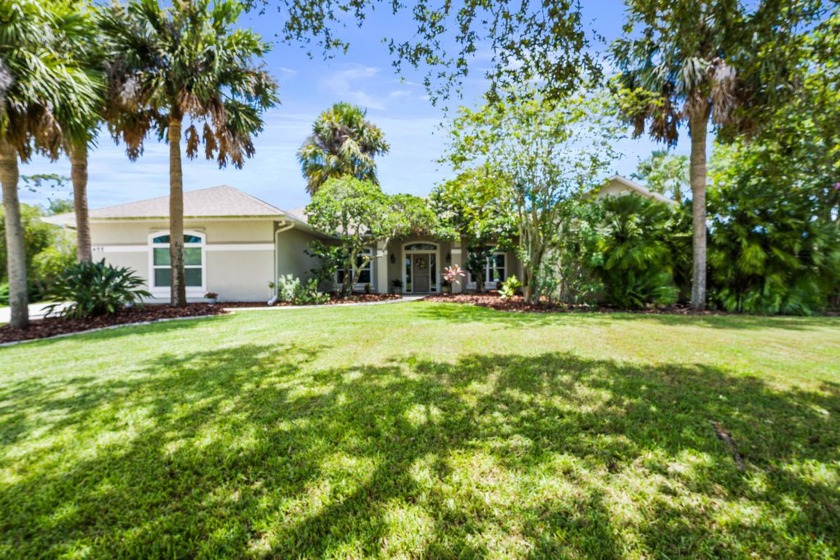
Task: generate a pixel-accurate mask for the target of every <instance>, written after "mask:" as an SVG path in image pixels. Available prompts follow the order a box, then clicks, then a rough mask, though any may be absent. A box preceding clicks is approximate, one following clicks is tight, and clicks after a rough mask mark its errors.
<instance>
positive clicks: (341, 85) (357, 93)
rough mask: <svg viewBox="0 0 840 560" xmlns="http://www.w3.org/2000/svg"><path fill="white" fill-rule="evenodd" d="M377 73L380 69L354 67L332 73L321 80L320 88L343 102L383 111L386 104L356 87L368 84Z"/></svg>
mask: <svg viewBox="0 0 840 560" xmlns="http://www.w3.org/2000/svg"><path fill="white" fill-rule="evenodd" d="M379 72H380V69H379V68H376V67H374V66H364V65H354V66H351V67H349V68H346V69H344V70H338V71H336V72H333V73H332V74H330V75H329V76H327V77H326V78H324V79H323V80H321V86H322V87H323V88H324V89H326V90H327V91H328V92H330V93H331V94H333V95H335V96H337V97H340V98H341V100H343V101H349V102H351V103H355V104H357V105H361V106H362V107H367V108H368V109H375V110H384V109H385V108H386V104H385V102H384V100H383V99H382V98H380V97H377V96H374V95H371V94H369V93H367V92H366V91H364V90H363V89H361V88H359V87H358V83H359V82H360V81H365V82H366V83H370V82H371V80H373V79H374V78H376V76H377V75H378V74H379Z"/></svg>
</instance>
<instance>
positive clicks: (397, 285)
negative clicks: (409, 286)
mask: <svg viewBox="0 0 840 560" xmlns="http://www.w3.org/2000/svg"><path fill="white" fill-rule="evenodd" d="M391 287H392V288H393V291H394V293H395V294H397V295H400V294H401V293H402V287H403V283H402V280H400V279H399V278H394V279H393V280H391Z"/></svg>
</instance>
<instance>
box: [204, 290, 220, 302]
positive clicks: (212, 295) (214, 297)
mask: <svg viewBox="0 0 840 560" xmlns="http://www.w3.org/2000/svg"><path fill="white" fill-rule="evenodd" d="M204 299H206V300H207V303H209V304H210V305H213V304H215V303H216V302H218V301H219V294H217V293H216V292H207V293H206V294H204Z"/></svg>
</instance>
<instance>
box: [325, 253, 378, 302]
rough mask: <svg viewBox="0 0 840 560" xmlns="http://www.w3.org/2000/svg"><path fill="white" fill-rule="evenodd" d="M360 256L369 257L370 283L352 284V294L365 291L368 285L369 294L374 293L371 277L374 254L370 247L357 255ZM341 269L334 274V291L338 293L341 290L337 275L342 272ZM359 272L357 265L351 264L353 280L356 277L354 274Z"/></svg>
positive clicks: (372, 278)
mask: <svg viewBox="0 0 840 560" xmlns="http://www.w3.org/2000/svg"><path fill="white" fill-rule="evenodd" d="M361 255H369V256H370V260H369V261H368V263H367V267H366V268H368V269H369V270H370V282H356V283H355V284H353V291H354V292H363V291H364V290H365V284H370V291H371V293H375V291H376V290H375V289H374V288H375V286H374V278H375V277H374V276H373V261H375V260H376V252H375V251H374V250H373V248H372V247H369V248H367V249H364V250H362V252H361V253H360V254H359V256H361ZM343 270H344V269H343V268H339V269H338V270H336V272H335V290H336V291H338V290H340V289H341V282H339V280H338V273H339V272H341V271H343ZM358 271H359V265H358V264H357V263H353V278H355V277H356V273H357V272H358Z"/></svg>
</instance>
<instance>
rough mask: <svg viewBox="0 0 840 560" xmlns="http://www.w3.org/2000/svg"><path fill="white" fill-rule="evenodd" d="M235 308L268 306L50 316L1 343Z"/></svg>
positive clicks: (361, 298) (356, 299) (375, 297)
mask: <svg viewBox="0 0 840 560" xmlns="http://www.w3.org/2000/svg"><path fill="white" fill-rule="evenodd" d="M401 297H402V296H400V295H397V294H355V295H352V296H350V297H348V298H344V299H340V298H338V297H337V296H336V295H332V296H331V298H330V301H329V302H327V303H326V304H324V305H341V304H347V303H371V302H376V301H388V300H394V299H400V298H401ZM276 305H277V306H278V307H282V306H289V305H292V304H291V303H278V304H276ZM231 307H268V306H267V305H266V302H264V301H256V302H241V301H238V302H222V303H217V304H215V305H210V304H207V303H191V304H189V305H187V306H186V307H172V306H170V305H157V304H155V305H141V306H137V307H132V308H130V309H123V310H121V311H120V312H119V313H116V314H114V315H103V316H101V317H92V318H90V319H63V318H61V317H47V318H45V319H33V320H32V321H31V322H30V323H29V328H26V329H13V328H11V327H9V326H8V325H4V326H2V327H0V344H5V343H7V342H19V341H21V340H35V339H38V338H49V337H51V336H57V335H61V334H70V333H76V332H82V331H89V330H93V329H101V328H103V327H113V326H116V325H125V324H128V323H148V322H153V321H160V320H161V319H178V318H183V317H206V316H211V315H222V314H224V313H226V311H225V309H226V308H231Z"/></svg>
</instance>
